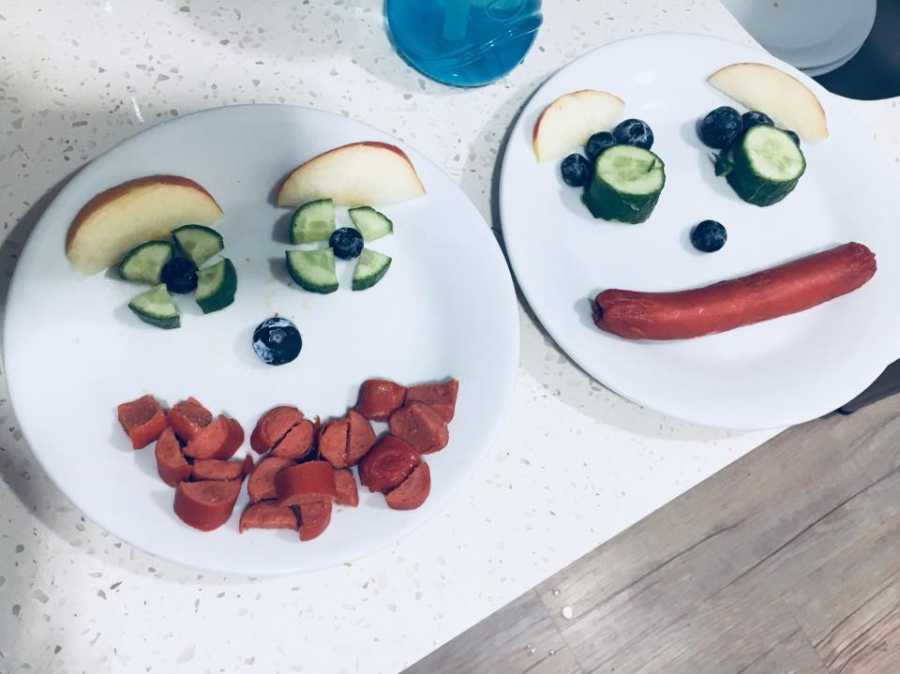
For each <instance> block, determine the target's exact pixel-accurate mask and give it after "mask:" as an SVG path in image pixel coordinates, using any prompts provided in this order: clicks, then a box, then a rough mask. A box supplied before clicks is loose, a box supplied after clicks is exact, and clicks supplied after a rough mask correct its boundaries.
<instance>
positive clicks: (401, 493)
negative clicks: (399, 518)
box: [384, 461, 431, 510]
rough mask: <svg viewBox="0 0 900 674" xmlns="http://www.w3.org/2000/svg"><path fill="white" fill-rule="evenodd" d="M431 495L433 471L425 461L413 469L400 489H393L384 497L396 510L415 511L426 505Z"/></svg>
mask: <svg viewBox="0 0 900 674" xmlns="http://www.w3.org/2000/svg"><path fill="white" fill-rule="evenodd" d="M430 493H431V471H430V470H429V468H428V464H427V463H425V462H424V461H423V462H422V463H420V464H419V465H418V466H416V467H415V468H413V471H412V472H411V473H410V474H409V477H407V478H406V479H405V480H403V482H401V483H400V486H399V487H396V488H395V489H392V490H391V491H389V492H388V493H387V495H386V496H385V497H384V500H385V501H387V504H388V505H389V506H390V507H391V508H393V509H394V510H415V509H416V508H418V507H419V506H420V505H422V504H423V503H425V499H427V498H428V494H430Z"/></svg>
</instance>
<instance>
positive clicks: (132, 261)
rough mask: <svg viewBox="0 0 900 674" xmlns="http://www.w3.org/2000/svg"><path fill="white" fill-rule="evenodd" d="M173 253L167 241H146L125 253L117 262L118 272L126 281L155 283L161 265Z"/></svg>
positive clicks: (157, 279)
mask: <svg viewBox="0 0 900 674" xmlns="http://www.w3.org/2000/svg"><path fill="white" fill-rule="evenodd" d="M174 254H175V250H174V248H173V247H172V244H171V243H169V242H168V241H147V242H146V243H142V244H141V245H139V246H135V247H134V248H132V249H131V250H130V251H128V252H127V253H125V257H123V258H122V261H121V262H120V263H119V274H120V275H121V276H122V278H123V279H125V280H126V281H134V282H135V283H149V284H150V285H156V284H158V283H159V280H160V276H161V275H162V269H163V267H165V266H166V263H167V262H168V261H169V260H171V259H172V256H173V255H174Z"/></svg>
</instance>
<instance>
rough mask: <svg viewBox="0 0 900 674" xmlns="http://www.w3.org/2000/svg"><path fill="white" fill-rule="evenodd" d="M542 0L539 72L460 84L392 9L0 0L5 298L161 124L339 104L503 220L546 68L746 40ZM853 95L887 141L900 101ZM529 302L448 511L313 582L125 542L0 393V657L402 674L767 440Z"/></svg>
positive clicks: (22, 667) (721, 16) (609, 6)
mask: <svg viewBox="0 0 900 674" xmlns="http://www.w3.org/2000/svg"><path fill="white" fill-rule="evenodd" d="M544 4H545V17H546V22H545V25H544V27H543V29H542V31H541V33H540V35H539V37H538V40H537V43H536V45H535V47H534V49H533V50H532V52H531V54H530V55H529V57H528V58H527V60H526V63H525V64H524V65H523V66H521V67H520V68H518V69H517V70H515V71H514V72H513V73H512V74H511V75H510V76H509V77H508V78H507V79H505V80H504V81H502V82H499V83H497V84H495V85H493V86H490V87H487V88H482V89H478V90H470V91H462V90H454V89H448V88H445V87H442V86H439V85H436V84H433V83H431V82H429V81H426V80H425V79H423V78H422V77H420V76H419V75H418V74H417V73H415V72H413V71H411V70H410V69H408V68H407V67H406V66H405V65H404V64H403V63H402V62H401V61H400V59H399V58H398V57H397V56H396V55H395V54H394V53H393V51H392V50H391V48H390V46H389V44H388V41H387V38H386V36H385V34H384V30H383V27H382V19H381V2H380V1H379V0H335V1H334V2H324V1H319V0H303V1H302V2H300V1H299V0H297V1H293V2H280V1H278V0H267V1H266V2H234V1H229V0H216V1H212V0H193V1H191V0H153V1H151V0H143V1H142V2H138V1H136V0H130V1H127V2H126V1H125V0H89V1H86V2H83V3H72V2H67V1H65V0H30V1H27V2H26V1H25V0H18V1H15V0H14V1H13V2H6V3H3V4H2V6H0V137H2V143H0V223H2V234H0V236H2V241H3V243H2V248H0V295H4V296H5V293H6V287H7V285H8V280H9V276H10V273H11V271H12V268H13V266H14V264H15V259H16V257H17V254H18V252H19V251H20V250H21V246H22V244H23V242H24V240H25V238H26V236H27V234H28V231H29V230H30V228H31V226H32V225H33V223H34V221H35V219H36V217H37V215H39V213H40V211H41V210H42V208H43V206H45V205H46V198H45V195H47V194H48V192H49V191H51V190H52V188H53V186H54V185H56V184H57V183H59V181H61V180H62V179H63V178H65V177H66V176H67V175H69V174H70V173H71V172H72V171H73V170H75V169H76V168H77V167H78V166H80V165H82V164H83V163H84V162H86V161H88V160H90V159H91V158H93V157H95V156H97V155H98V154H99V153H101V152H103V151H104V150H106V149H107V148H109V147H111V146H113V145H114V144H116V143H117V142H118V141H120V140H122V139H124V138H127V137H128V136H130V135H132V134H134V133H136V132H137V131H139V130H140V129H142V128H146V127H147V126H149V125H152V124H155V123H157V122H159V121H161V120H163V119H168V118H170V117H172V116H177V115H182V114H185V113H188V112H193V111H195V110H199V109H203V108H207V107H212V106H218V105H227V104H231V103H248V102H266V103H269V102H282V103H293V104H300V105H307V106H312V107H316V108H320V109H323V110H330V111H334V112H339V113H341V114H345V115H349V116H351V117H354V118H356V119H360V120H364V121H366V122H369V123H371V124H374V125H375V126H378V127H381V128H382V129H385V130H386V131H390V132H391V133H393V134H396V135H397V136H399V137H400V138H402V139H403V140H404V141H406V142H408V143H409V144H411V145H412V146H414V147H416V148H417V149H419V150H421V151H422V152H424V153H425V154H427V155H428V156H430V157H431V158H432V159H434V160H435V161H436V162H438V163H439V164H441V165H442V166H443V167H444V168H445V170H446V171H447V172H448V173H449V174H450V175H451V176H453V177H454V178H455V179H456V180H457V181H458V182H459V183H460V185H462V187H463V189H464V190H465V191H466V192H467V193H468V195H469V196H470V197H471V199H472V200H473V201H474V202H475V204H476V205H477V206H478V207H479V208H480V210H481V211H482V213H483V214H484V215H485V217H486V218H487V219H488V220H490V219H491V206H490V193H491V178H492V172H493V169H494V164H495V161H496V158H497V151H498V147H499V144H500V141H501V139H502V137H503V134H504V131H505V130H506V128H507V126H508V125H509V123H510V121H511V120H512V117H513V115H514V113H515V111H516V110H517V109H518V107H519V106H520V105H521V104H522V102H523V101H524V100H525V98H526V97H527V96H528V95H529V94H530V93H531V92H532V91H533V90H534V88H535V87H536V86H537V84H538V83H540V82H541V81H542V80H543V79H544V78H546V77H547V75H549V74H550V73H551V72H553V71H554V70H555V69H556V68H558V67H560V66H561V65H563V64H565V63H566V62H568V61H569V60H571V59H573V58H575V57H576V56H578V55H579V54H581V53H583V52H584V51H585V50H587V49H590V48H592V47H595V46H597V45H601V44H603V43H605V42H608V41H610V40H613V39H616V38H620V37H624V36H627V35H631V34H635V33H641V32H654V31H691V32H700V33H711V34H715V35H719V36H723V37H728V38H731V39H734V40H737V41H744V42H750V39H749V38H748V37H747V36H746V34H745V33H744V31H743V30H742V29H741V28H740V26H739V25H738V24H737V23H736V22H735V21H734V20H733V19H732V18H731V16H730V15H729V14H728V13H727V12H726V11H725V10H724V9H722V8H721V6H720V5H719V4H718V2H716V0H698V1H695V2H692V1H691V0H646V1H643V0H642V1H640V2H637V1H632V2H625V1H624V0H622V1H621V2H616V3H611V2H610V3H596V2H583V1H579V0H552V1H551V2H547V3H544ZM861 108H862V109H863V114H864V115H866V117H867V118H868V119H869V120H870V122H871V123H872V124H873V128H874V129H875V130H876V132H877V133H878V134H879V135H880V140H881V141H882V142H884V143H886V144H889V145H890V146H891V147H892V149H893V150H894V154H895V155H897V154H898V148H900V123H898V110H897V108H896V101H894V102H893V103H883V104H868V105H861ZM494 224H495V225H496V223H494ZM521 317H522V362H521V369H520V372H519V377H518V382H517V390H516V395H515V401H514V404H513V409H512V413H511V419H510V423H508V424H507V425H506V427H505V430H504V432H503V433H501V435H500V438H499V440H498V441H497V443H496V444H495V446H494V447H492V448H490V450H489V451H488V452H487V455H486V457H485V459H484V463H483V470H482V471H481V473H480V474H479V475H478V476H477V477H476V478H475V479H474V480H473V482H472V484H471V485H470V487H469V488H468V489H467V490H466V492H465V493H463V494H462V496H461V500H460V502H459V503H458V504H457V505H456V506H455V507H453V509H452V512H447V513H445V514H444V515H443V516H441V517H439V518H437V519H436V520H435V521H434V522H433V523H432V524H431V525H430V526H428V527H426V528H424V529H420V530H419V531H417V532H416V533H414V534H413V535H411V536H409V537H408V538H406V539H404V540H403V541H401V542H400V543H399V544H397V545H396V546H394V547H392V548H390V549H386V550H383V551H382V552H380V553H379V554H376V555H373V556H371V557H369V558H367V559H364V560H361V561H359V562H356V563H353V564H352V565H349V564H348V565H345V566H341V567H339V568H335V569H331V570H329V571H324V572H320V573H317V574H314V575H305V576H291V577H281V578H265V579H255V578H247V577H239V576H219V575H206V574H201V573H197V572H196V571H193V570H189V569H185V568H183V567H179V566H176V565H173V564H170V563H167V562H163V561H160V560H158V559H155V558H153V557H151V556H149V555H146V554H144V553H142V552H139V551H137V550H134V549H132V548H131V547H129V546H128V545H127V544H124V543H122V542H120V541H118V540H117V539H116V538H115V537H113V536H112V535H110V534H109V533H107V532H105V531H103V530H101V529H100V528H98V527H97V526H95V525H94V524H92V523H91V522H89V521H86V520H85V518H84V517H82V515H81V513H79V512H78V511H77V510H76V509H75V508H74V507H73V506H72V505H71V504H70V503H69V501H68V500H67V499H66V497H65V496H63V495H62V494H61V493H60V492H59V491H58V490H57V489H56V488H55V487H54V486H53V485H52V484H51V483H50V482H49V481H48V480H47V478H46V477H45V476H44V474H43V472H42V470H41V469H40V467H39V466H38V465H37V464H36V462H35V460H34V458H33V456H32V455H31V453H30V451H29V449H28V447H27V446H25V444H24V442H23V441H22V439H21V434H20V433H19V431H18V430H17V428H16V421H15V418H14V417H13V415H12V412H11V409H10V407H9V404H8V401H7V400H6V393H5V390H0V422H2V423H0V426H2V428H0V475H2V478H3V481H4V483H5V484H4V485H3V486H0V672H2V673H6V672H19V671H36V672H81V671H86V672H91V673H92V674H100V673H101V672H165V673H173V672H270V673H273V674H274V673H277V672H309V673H314V674H328V673H330V672H335V673H343V672H348V673H349V672H394V671H397V670H399V669H401V668H402V667H403V666H404V665H407V664H410V663H412V662H414V661H415V660H417V659H418V658H420V657H422V656H423V655H425V654H426V653H428V652H429V651H430V650H432V649H433V648H435V647H436V646H438V645H439V644H441V643H443V642H444V641H446V640H447V639H449V638H451V637H453V636H454V635H456V634H457V633H459V632H460V631H462V630H464V629H465V628H467V627H468V626H470V625H472V624H473V623H475V622H477V621H478V620H480V619H481V618H483V617H484V616H486V615H487V614H488V613H490V612H491V611H493V610H495V609H496V608H499V607H500V606H502V605H503V604H505V603H506V602H508V601H510V600H511V599H513V598H514V597H516V596H517V595H519V594H520V593H522V592H523V591H524V590H526V589H528V588H529V587H531V586H532V585H534V584H535V583H537V582H538V581H540V580H542V579H543V578H545V577H546V576H547V575H549V574H551V573H552V572H554V571H556V570H558V569H559V568H561V567H563V566H564V565H566V564H568V563H569V562H571V561H573V560H574V559H576V558H577V557H578V556H580V555H582V554H583V553H585V552H587V551H588V550H590V549H591V548H593V547H595V546H596V545H597V544H599V543H601V542H603V541H604V540H607V539H608V538H610V537H611V536H612V535H614V534H615V533H617V532H619V531H621V530H622V529H623V528H625V527H626V526H628V525H630V524H632V523H633V522H635V521H637V520H638V519H640V518H641V517H643V516H644V515H646V514H647V513H649V512H650V511H651V510H653V509H655V508H657V507H659V506H660V505H662V504H663V503H665V502H666V501H668V500H670V499H671V498H673V497H674V496H676V495H677V494H679V493H681V492H683V491H684V490H686V489H687V488H689V487H691V486H693V485H694V484H696V483H697V482H699V481H700V480H702V479H703V478H705V477H707V476H709V475H710V474H712V473H713V472H715V471H717V470H718V469H720V468H721V467H723V466H724V465H726V464H728V463H730V462H731V461H733V460H734V459H736V458H737V457H739V456H740V455H742V454H744V453H746V452H747V451H749V450H750V449H752V448H753V447H755V446H757V445H758V444H760V443H761V442H762V441H763V440H765V439H766V438H768V437H769V435H771V433H754V434H744V435H737V434H727V433H723V432H719V431H712V430H707V429H703V428H698V427H693V426H689V425H686V424H682V423H679V422H675V421H672V420H671V419H667V418H665V417H663V416H660V415H659V414H656V413H654V412H649V411H646V410H643V409H640V408H638V407H637V406H635V405H632V404H630V403H628V402H625V401H623V400H622V399H620V398H618V397H617V396H616V395H614V394H612V393H610V392H608V391H606V390H605V389H604V388H602V387H601V386H600V385H598V384H596V383H595V382H592V381H591V380H590V379H589V378H587V377H586V376H585V375H584V374H583V373H582V372H581V371H579V370H578V369H577V368H575V367H574V366H573V365H572V363H571V362H569V361H568V360H567V359H566V358H565V356H563V355H562V354H561V353H560V352H559V351H558V350H557V349H556V348H555V347H554V346H553V344H552V343H551V342H550V340H549V339H548V338H547V337H545V336H544V334H543V333H542V332H541V331H540V330H539V329H538V328H537V327H536V326H535V324H534V322H533V320H532V319H531V318H530V317H529V315H528V314H527V313H526V312H525V311H524V310H522V312H521Z"/></svg>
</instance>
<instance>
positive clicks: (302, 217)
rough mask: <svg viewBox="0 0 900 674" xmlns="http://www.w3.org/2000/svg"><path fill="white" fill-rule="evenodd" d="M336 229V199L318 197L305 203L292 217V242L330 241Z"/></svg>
mask: <svg viewBox="0 0 900 674" xmlns="http://www.w3.org/2000/svg"><path fill="white" fill-rule="evenodd" d="M333 231H334V200H333V199H318V200H317V201H310V202H309V203H306V204H303V205H302V206H301V207H300V208H298V209H297V210H296V211H294V215H293V217H291V243H293V244H295V245H296V244H299V243H315V242H316V241H328V237H329V236H331V233H332V232H333Z"/></svg>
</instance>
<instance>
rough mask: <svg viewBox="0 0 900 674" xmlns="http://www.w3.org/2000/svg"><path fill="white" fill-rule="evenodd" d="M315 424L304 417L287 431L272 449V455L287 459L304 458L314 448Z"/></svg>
mask: <svg viewBox="0 0 900 674" xmlns="http://www.w3.org/2000/svg"><path fill="white" fill-rule="evenodd" d="M314 433H315V426H314V425H313V423H312V422H311V421H310V420H309V419H303V420H302V421H301V422H300V423H299V424H297V425H296V426H294V427H293V428H292V429H291V430H289V431H288V432H287V435H285V436H284V437H283V438H282V439H281V440H280V441H279V442H278V444H277V445H275V447H274V448H273V449H272V456H283V457H285V458H287V459H302V458H303V457H305V456H306V455H307V454H308V453H309V450H310V449H312V446H313V439H314Z"/></svg>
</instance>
